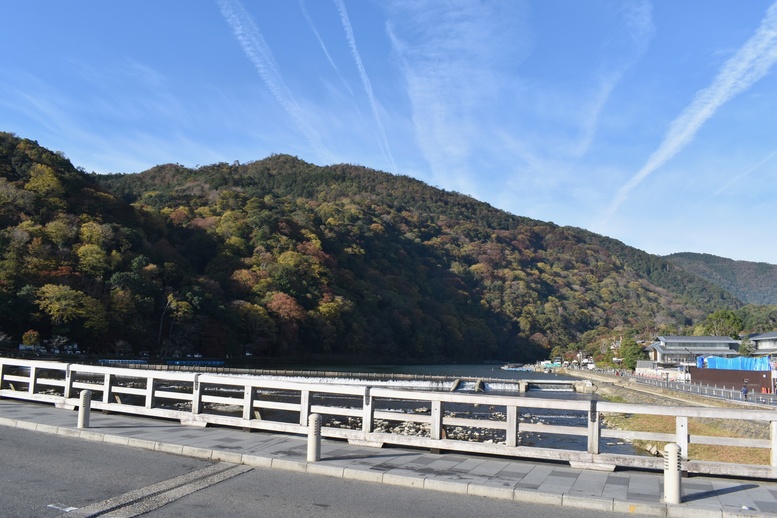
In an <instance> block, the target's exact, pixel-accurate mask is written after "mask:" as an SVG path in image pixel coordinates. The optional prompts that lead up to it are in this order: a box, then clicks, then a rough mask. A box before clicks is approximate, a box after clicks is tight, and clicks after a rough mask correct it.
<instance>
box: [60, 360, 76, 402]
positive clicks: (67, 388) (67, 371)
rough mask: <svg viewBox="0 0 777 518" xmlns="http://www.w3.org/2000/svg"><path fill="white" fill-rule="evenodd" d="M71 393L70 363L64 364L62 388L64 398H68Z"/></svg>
mask: <svg viewBox="0 0 777 518" xmlns="http://www.w3.org/2000/svg"><path fill="white" fill-rule="evenodd" d="M72 393H73V373H72V372H71V371H70V364H69V363H68V364H67V365H65V387H64V388H63V394H62V395H63V396H64V398H65V399H70V395H71V394H72Z"/></svg>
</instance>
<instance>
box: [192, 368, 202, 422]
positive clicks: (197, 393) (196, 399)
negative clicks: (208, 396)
mask: <svg viewBox="0 0 777 518" xmlns="http://www.w3.org/2000/svg"><path fill="white" fill-rule="evenodd" d="M200 412H202V386H201V385H200V375H199V374H195V375H194V381H193V382H192V414H195V415H197V414H199V413H200Z"/></svg>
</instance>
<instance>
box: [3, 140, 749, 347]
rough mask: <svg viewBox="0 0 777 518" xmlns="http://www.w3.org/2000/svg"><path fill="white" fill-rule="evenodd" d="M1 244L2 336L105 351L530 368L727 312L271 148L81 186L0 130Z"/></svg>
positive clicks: (354, 170)
mask: <svg viewBox="0 0 777 518" xmlns="http://www.w3.org/2000/svg"><path fill="white" fill-rule="evenodd" d="M529 195H530V193H527V196H529ZM0 250H1V251H2V252H1V253H2V259H1V261H0V332H2V334H0V337H2V336H6V337H10V340H11V341H12V343H18V340H19V338H20V337H21V335H22V334H23V333H25V332H28V331H33V332H34V333H38V334H39V335H40V337H41V338H50V337H54V336H59V337H65V338H67V339H70V340H76V341H78V342H79V343H80V345H81V348H82V349H85V348H90V349H91V350H92V351H100V352H103V353H108V352H124V353H135V354H136V353H138V352H139V351H150V352H151V354H159V355H161V356H179V355H187V354H196V353H199V354H202V355H204V356H206V357H218V358H223V357H226V356H229V357H232V358H235V357H240V358H244V357H245V356H246V354H250V355H252V357H253V358H263V359H269V360H276V359H286V360H292V361H298V362H299V361H361V362H376V361H391V362H404V361H480V360H487V359H503V360H514V361H530V360H534V359H538V358H545V357H547V356H548V354H549V351H550V349H551V348H552V347H554V346H562V347H586V346H588V345H591V344H592V343H593V341H594V339H595V338H597V337H601V336H604V335H606V334H608V333H611V334H612V333H615V334H617V333H621V334H623V333H635V332H636V333H638V334H640V333H641V334H644V335H650V334H652V333H655V332H671V333H678V332H681V331H682V330H683V329H685V327H686V326H692V325H693V324H695V323H697V322H699V321H701V320H703V319H704V318H705V317H706V315H707V314H709V313H711V312H713V311H715V310H720V309H737V308H739V307H741V302H740V301H739V300H738V299H737V298H736V297H734V296H732V295H731V294H729V293H728V292H727V291H725V290H723V289H720V288H719V287H717V286H715V285H714V284H712V283H710V282H708V281H706V280H703V279H701V278H699V277H697V276H694V275H691V274H688V273H686V272H685V271H684V270H682V269H680V268H678V267H676V266H675V265H674V264H673V263H671V262H668V261H666V260H665V259H662V258H660V257H658V256H654V255H649V254H647V253H644V252H641V251H639V250H636V249H634V248H630V247H628V246H626V245H624V244H623V243H620V242H618V241H615V240H612V239H609V238H606V237H603V236H599V235H596V234H593V233H591V232H587V231H584V230H581V229H577V228H572V227H560V226H557V225H554V224H551V223H545V222H541V221H535V220H531V219H528V218H523V217H519V216H514V215H511V214H508V213H506V212H504V211H501V210H497V209H495V208H493V207H491V206H489V205H487V204H485V203H481V202H479V201H477V200H474V199H472V198H470V197H467V196H464V195H462V194H459V193H455V192H446V191H444V190H440V189H437V188H433V187H430V186H428V185H426V184H424V183H422V182H420V181H417V180H414V179H411V178H409V177H406V176H397V175H391V174H387V173H382V172H378V171H374V170H370V169H366V168H364V167H360V166H355V165H335V166H328V167H318V166H315V165H311V164H308V163H305V162H303V161H301V160H298V159H297V158H294V157H291V156H286V155H275V156H271V157H269V158H266V159H264V160H258V161H256V162H251V163H248V164H239V163H234V164H226V163H220V164H214V165H209V166H205V167H200V168H197V169H190V168H186V167H183V166H180V165H175V164H167V165H160V166H157V167H154V168H152V169H150V170H148V171H145V172H143V173H139V174H126V175H94V174H92V175H88V174H86V173H85V172H84V171H81V170H78V169H76V168H74V167H73V165H72V164H71V163H70V162H69V161H68V160H67V159H66V158H65V157H64V155H63V154H61V153H53V152H50V151H48V150H46V149H43V148H41V147H40V146H38V145H37V143H36V142H34V141H31V140H27V139H22V138H19V137H17V136H15V135H13V134H10V133H0ZM28 338H29V335H28ZM60 340H61V339H60Z"/></svg>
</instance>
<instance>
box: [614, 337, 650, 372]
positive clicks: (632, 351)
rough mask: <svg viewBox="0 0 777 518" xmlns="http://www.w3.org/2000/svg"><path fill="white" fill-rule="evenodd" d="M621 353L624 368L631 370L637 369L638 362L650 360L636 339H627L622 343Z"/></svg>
mask: <svg viewBox="0 0 777 518" xmlns="http://www.w3.org/2000/svg"><path fill="white" fill-rule="evenodd" d="M620 351H621V352H620V354H621V358H622V359H623V366H624V367H626V368H627V369H629V370H634V369H635V368H636V367H637V361H638V360H647V358H648V355H647V353H646V352H645V351H643V350H642V347H640V346H639V344H638V343H637V341H636V340H634V338H625V339H624V340H623V341H622V342H621V350H620Z"/></svg>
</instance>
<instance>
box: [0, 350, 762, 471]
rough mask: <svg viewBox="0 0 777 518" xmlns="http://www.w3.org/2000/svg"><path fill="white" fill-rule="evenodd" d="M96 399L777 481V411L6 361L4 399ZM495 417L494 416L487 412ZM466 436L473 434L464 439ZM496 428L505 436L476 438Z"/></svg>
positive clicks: (61, 404)
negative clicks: (655, 449)
mask: <svg viewBox="0 0 777 518" xmlns="http://www.w3.org/2000/svg"><path fill="white" fill-rule="evenodd" d="M84 390H89V391H90V392H92V393H93V394H94V395H95V396H96V397H95V398H94V399H93V400H92V402H91V406H92V408H93V409H96V410H102V411H105V412H109V413H111V414H128V415H136V416H148V417H156V418H164V419H169V420H176V421H178V422H180V423H182V424H185V425H191V426H198V427H205V426H207V425H219V426H227V427H234V428H237V429H243V430H263V431H270V432H284V433H289V434H307V433H308V422H309V417H310V415H311V414H313V413H315V414H319V415H322V416H324V418H325V421H324V425H323V427H322V429H321V435H322V436H324V437H327V438H331V439H337V440H343V441H347V442H348V443H350V444H353V445H359V446H364V447H374V448H378V447H381V446H383V445H387V444H389V445H398V446H403V447H410V448H419V449H427V450H432V451H442V450H444V451H451V452H461V453H478V454H485V455H493V456H500V457H509V458H521V459H539V460H553V461H564V462H568V463H569V464H570V465H571V466H572V467H575V468H585V469H596V470H603V471H612V470H614V469H615V468H616V467H628V468H641V469H648V470H660V469H662V468H663V465H664V460H663V459H662V458H657V457H652V456H648V455H639V454H625V453H622V452H613V451H611V445H612V444H615V443H618V442H628V441H633V440H647V441H653V442H656V443H676V444H678V445H679V447H680V452H681V464H682V470H683V471H685V472H687V473H697V474H715V475H729V476H744V477H756V478H761V479H772V480H777V411H775V410H763V409H733V408H699V407H667V406H660V405H635V404H626V403H616V402H607V401H581V400H562V399H545V398H541V397H532V398H526V397H518V396H502V395H492V394H482V393H460V392H441V391H437V392H435V391H424V390H402V389H395V388H387V387H373V386H345V385H335V384H322V383H302V382H298V381H283V380H277V379H273V380H267V379H262V378H256V377H250V376H229V375H220V374H208V373H192V372H169V371H164V370H152V369H137V368H132V369H130V368H120V367H105V366H93V365H81V364H68V363H60V362H44V361H33V360H20V359H9V358H0V398H9V399H18V400H24V401H35V402H40V403H48V404H51V405H54V406H55V407H57V408H65V409H74V408H76V407H77V406H78V405H79V404H80V401H79V395H80V392H81V391H84ZM483 409H487V410H488V416H487V417H484V416H483ZM549 410H550V411H558V412H560V413H562V414H564V415H569V416H579V417H580V418H579V419H575V420H570V422H569V423H564V424H547V423H543V422H535V421H531V420H526V419H524V417H525V416H526V415H531V414H536V413H538V412H542V411H549ZM612 414H643V415H648V416H669V417H670V418H673V420H674V423H675V427H674V428H675V429H674V431H673V432H668V433H655V432H640V431H626V430H617V429H610V428H607V427H605V426H603V425H602V422H603V419H604V418H605V417H606V416H607V415H612ZM695 419H720V420H724V421H729V422H733V421H760V422H764V423H768V426H769V429H770V431H771V436H770V438H769V439H759V438H736V439H732V438H730V437H716V436H706V435H694V434H691V433H690V432H689V426H688V425H689V420H695ZM462 431H463V432H465V433H461V432H462ZM483 432H488V433H489V434H491V436H493V437H495V439H493V440H488V441H482V442H481V441H477V440H472V439H473V438H474V437H478V436H481V435H483ZM529 436H542V437H546V436H563V437H568V438H573V439H575V440H573V441H563V442H560V444H561V445H558V444H557V445H555V446H554V447H549V446H542V445H541V444H538V445H536V446H527V445H525V444H524V442H525V441H524V439H525V438H527V437H529ZM692 444H711V445H724V446H731V445H736V446H741V447H751V448H761V449H764V450H766V451H767V452H768V458H769V461H768V464H765V465H742V464H739V463H721V462H706V461H703V460H701V459H696V458H693V457H692V456H691V449H690V448H689V447H690V446H691V445H692Z"/></svg>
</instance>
